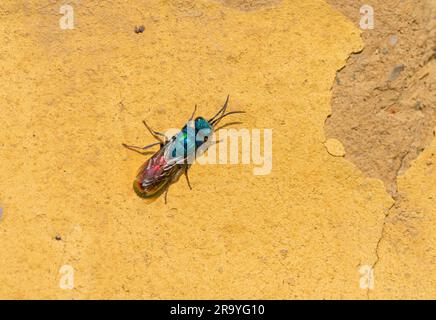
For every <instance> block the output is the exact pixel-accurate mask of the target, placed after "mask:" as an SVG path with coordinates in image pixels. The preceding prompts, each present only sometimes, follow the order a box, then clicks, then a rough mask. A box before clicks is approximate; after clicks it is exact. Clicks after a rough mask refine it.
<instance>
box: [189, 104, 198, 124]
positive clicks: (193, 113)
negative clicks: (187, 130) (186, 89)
mask: <svg viewBox="0 0 436 320" xmlns="http://www.w3.org/2000/svg"><path fill="white" fill-rule="evenodd" d="M196 111H197V105H195V107H194V111H193V112H192V114H191V117H190V118H189V121H191V120H192V119H193V118H194V115H195V112H196Z"/></svg>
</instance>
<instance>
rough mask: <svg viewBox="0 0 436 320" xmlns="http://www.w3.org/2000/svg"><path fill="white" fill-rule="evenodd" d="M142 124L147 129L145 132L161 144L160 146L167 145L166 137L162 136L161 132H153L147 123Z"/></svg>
mask: <svg viewBox="0 0 436 320" xmlns="http://www.w3.org/2000/svg"><path fill="white" fill-rule="evenodd" d="M142 123H143V124H144V126H145V127H146V128H147V130H148V131H149V132H150V133H151V135H152V136H153V137H154V138H155V139H156V140H157V141H159V142H160V143H161V145H164V144H166V143H167V137H166V135H164V134H163V133H162V132H158V131H154V130H153V129H151V128H150V127H149V126H148V124H147V122H145V120H144V121H142Z"/></svg>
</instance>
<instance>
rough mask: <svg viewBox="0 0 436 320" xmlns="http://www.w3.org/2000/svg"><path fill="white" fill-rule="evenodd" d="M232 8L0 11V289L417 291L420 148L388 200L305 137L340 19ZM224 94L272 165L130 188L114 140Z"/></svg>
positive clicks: (227, 293) (424, 257) (294, 8)
mask: <svg viewBox="0 0 436 320" xmlns="http://www.w3.org/2000/svg"><path fill="white" fill-rule="evenodd" d="M224 2H226V1H224ZM233 2H234V3H236V1H227V3H230V5H229V4H227V5H222V4H221V3H219V2H217V1H188V0H184V1H182V0H179V1H163V0H162V1H130V2H129V4H123V3H119V2H117V1H105V2H101V1H86V2H85V1H73V2H71V3H70V4H71V5H72V6H73V7H74V8H75V23H76V25H75V29H74V30H61V29H60V28H59V18H60V15H59V13H58V12H59V3H57V2H54V1H46V2H41V1H26V2H24V3H20V4H18V3H16V4H1V5H0V17H1V19H0V32H1V33H0V42H1V46H0V72H1V74H2V75H3V77H2V78H1V80H0V108H1V113H0V121H1V123H2V126H1V127H0V139H1V141H0V161H1V167H0V205H1V208H2V217H1V218H0V243H1V246H0V257H1V262H0V284H1V285H0V297H1V298H76V299H77V298H152V299H158V298H280V299H282V298H283V299H290V298H361V299H366V298H368V297H416V296H421V297H426V298H434V297H435V290H434V288H435V278H434V275H435V273H434V272H432V271H433V270H432V268H434V267H433V266H434V265H435V263H434V259H435V239H434V233H433V235H432V231H433V230H434V227H435V220H434V214H435V211H434V210H435V209H434V208H435V206H434V203H435V192H436V186H435V185H434V183H432V181H434V176H435V172H434V165H433V161H434V152H436V150H435V146H434V143H433V146H432V148H431V149H428V150H426V152H424V153H423V154H421V156H420V157H419V158H418V159H417V160H416V162H415V163H414V164H413V165H412V168H411V169H410V170H409V171H408V172H407V174H406V175H405V176H404V178H402V179H401V181H400V184H399V190H400V192H401V193H402V194H403V199H404V200H403V201H405V203H407V206H408V208H410V210H411V211H410V212H409V211H408V212H407V213H404V212H402V211H397V210H395V209H394V208H395V203H394V201H393V200H392V199H391V198H390V196H389V195H388V193H386V191H385V188H384V186H383V183H382V182H381V181H380V180H376V179H372V178H367V177H365V176H364V175H363V174H362V173H361V172H360V171H359V170H358V169H357V168H356V167H355V166H354V165H352V164H351V163H350V162H348V161H347V160H345V159H344V158H343V157H341V156H340V153H339V154H338V152H337V150H338V149H340V146H338V145H337V143H338V142H336V143H333V144H329V143H325V137H324V128H323V127H324V121H325V119H326V117H327V115H328V114H329V113H330V98H331V87H332V83H333V81H334V79H335V73H336V71H337V70H338V69H340V68H341V67H342V66H343V65H344V64H345V61H346V59H347V57H348V56H349V54H350V53H352V52H356V51H359V50H361V49H362V41H361V39H360V36H359V30H358V29H356V28H355V27H354V26H353V24H352V23H351V22H350V21H349V20H347V19H346V17H344V16H343V15H341V14H340V13H338V12H336V11H335V10H333V9H332V8H331V7H330V6H329V5H328V4H326V3H325V2H324V1H320V0H307V1H298V2H297V1H295V2H288V1H286V2H285V1H283V2H281V3H278V2H277V3H276V4H274V5H271V3H268V4H267V7H265V8H262V7H259V8H258V9H256V10H249V11H246V10H236V8H235V6H233V5H231V3H233ZM253 2H256V1H253ZM263 2H265V3H267V1H263ZM271 2H273V1H271ZM138 25H143V26H144V32H142V33H135V32H134V28H135V26H138ZM228 93H229V94H230V95H231V97H232V100H231V106H232V108H235V109H236V108H237V109H244V110H246V111H247V112H248V115H247V116H246V117H245V118H244V123H243V126H244V127H246V128H261V129H263V128H272V129H273V134H274V137H273V170H272V173H271V174H270V175H266V176H254V175H253V173H252V169H253V165H242V164H241V165H215V166H212V165H208V166H201V165H194V166H193V168H192V170H191V174H190V179H191V183H192V185H193V187H194V190H193V191H189V189H188V188H187V186H186V185H185V184H184V183H183V182H182V181H181V182H179V183H178V184H176V185H174V186H173V187H172V188H171V190H170V194H169V203H168V204H164V202H163V199H159V200H157V201H155V202H153V203H148V204H147V203H145V202H144V201H143V200H142V199H140V198H138V197H137V196H136V195H135V194H134V192H133V191H132V189H131V182H132V179H133V176H134V175H135V173H136V170H137V168H138V167H139V166H140V164H141V163H142V162H143V161H144V160H145V159H144V157H142V156H141V155H138V154H135V153H130V152H128V151H127V150H125V149H123V148H122V147H121V143H122V142H129V143H132V144H137V145H145V144H148V143H151V142H152V139H151V137H149V135H147V134H146V132H145V130H144V128H143V126H142V124H141V120H142V119H144V118H145V119H148V121H149V122H150V123H151V124H152V125H153V127H156V128H158V129H166V128H168V127H174V126H181V125H182V124H183V123H184V121H186V119H187V118H188V117H189V115H190V113H191V111H192V107H193V106H194V104H196V103H197V104H198V105H199V113H201V114H205V115H211V114H213V113H214V112H215V111H216V110H217V108H218V107H219V106H220V105H221V104H222V102H223V99H224V98H225V96H226V95H227V94H228ZM331 145H332V146H333V147H334V149H335V152H332V153H329V152H327V151H326V147H327V148H329V147H330V146H331ZM332 154H333V155H332ZM334 155H339V156H334ZM430 162H431V163H432V164H431V165H428V163H430ZM429 177H431V178H429ZM405 214H407V215H412V216H413V217H412V218H413V219H412V220H410V219H409V220H407V222H404V221H405V220H404V219H402V218H403V217H404V215H405ZM388 220H390V221H395V223H387V222H388ZM387 229H390V230H392V232H390V233H388V235H389V236H388V237H386V236H383V235H384V234H386V231H387ZM399 239H400V240H401V241H399ZM392 246H393V247H394V248H395V250H392V249H391V248H392ZM382 262H383V263H382ZM63 265H70V266H72V267H73V268H74V271H75V272H74V280H75V281H74V288H73V289H71V290H68V289H62V288H60V285H59V282H60V278H61V274H60V273H59V272H60V269H61V267H62V266H63ZM365 265H368V266H375V270H376V272H375V287H374V290H371V291H369V290H367V289H365V288H361V287H360V286H359V285H361V282H362V281H361V277H362V275H361V274H359V270H360V268H361V267H362V266H365ZM418 265H419V266H418ZM417 288H419V291H418V290H417Z"/></svg>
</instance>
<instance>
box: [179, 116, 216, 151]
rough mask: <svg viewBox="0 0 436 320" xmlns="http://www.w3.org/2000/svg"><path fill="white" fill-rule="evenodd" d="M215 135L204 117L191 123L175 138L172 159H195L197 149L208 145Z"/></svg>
mask: <svg viewBox="0 0 436 320" xmlns="http://www.w3.org/2000/svg"><path fill="white" fill-rule="evenodd" d="M212 134H213V127H212V126H211V125H210V124H209V122H208V121H207V120H206V119H204V118H203V117H198V118H196V119H195V120H194V121H192V120H191V121H189V122H188V123H187V124H186V125H185V126H184V127H183V128H182V130H180V132H179V133H178V134H177V135H175V137H174V149H173V150H172V153H171V155H172V157H173V158H178V157H184V158H186V157H188V156H191V157H194V158H195V153H196V152H197V149H198V148H200V147H201V146H202V145H203V144H204V143H206V142H207V141H208V140H209V138H210V137H211V136H212Z"/></svg>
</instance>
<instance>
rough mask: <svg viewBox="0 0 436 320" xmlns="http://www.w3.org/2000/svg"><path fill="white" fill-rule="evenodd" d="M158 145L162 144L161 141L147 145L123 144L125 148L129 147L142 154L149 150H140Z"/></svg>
mask: <svg viewBox="0 0 436 320" xmlns="http://www.w3.org/2000/svg"><path fill="white" fill-rule="evenodd" d="M157 145H160V146H162V144H161V143H160V142H155V143H152V144H149V145H148V146H145V147H137V146H129V145H127V144H125V143H123V144H122V146H123V147H125V148H127V149H129V150H132V151H135V152H138V153H140V154H147V152H141V151H139V150H147V149H149V148H151V147H154V146H157Z"/></svg>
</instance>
